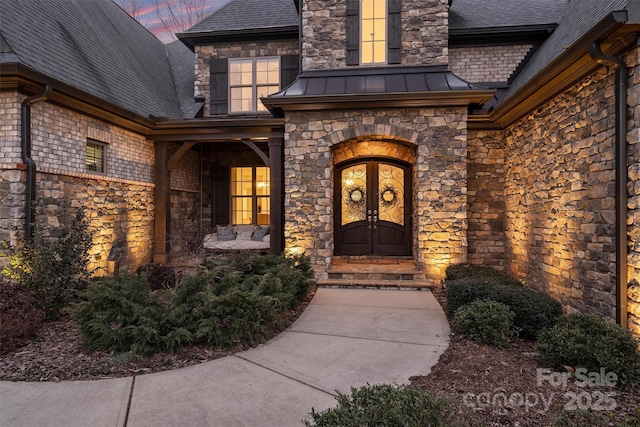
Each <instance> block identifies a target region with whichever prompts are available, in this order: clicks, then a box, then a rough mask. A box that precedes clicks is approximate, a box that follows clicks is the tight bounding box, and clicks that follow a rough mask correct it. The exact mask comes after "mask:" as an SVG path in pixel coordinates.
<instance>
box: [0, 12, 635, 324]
mask: <svg viewBox="0 0 640 427" xmlns="http://www.w3.org/2000/svg"><path fill="white" fill-rule="evenodd" d="M59 4H60V3H59V2H45V1H37V0H29V1H22V2H10V1H9V0H0V8H1V12H2V13H0V24H1V25H0V35H1V38H0V79H1V80H0V100H1V101H2V102H0V113H1V114H0V141H1V142H0V144H1V147H2V150H1V152H0V198H2V206H1V207H0V239H3V240H14V241H15V238H16V236H15V233H14V232H12V231H11V230H12V229H13V228H12V227H18V229H20V230H25V229H26V230H25V231H28V229H29V227H28V226H26V224H27V223H29V221H28V220H27V219H26V218H32V219H33V220H35V221H36V222H37V223H38V224H42V225H43V226H46V227H49V228H50V229H51V230H55V229H56V228H57V227H58V226H59V225H60V224H62V223H64V221H65V214H66V213H67V211H68V209H70V208H75V207H85V208H86V209H87V211H88V212H89V213H90V217H91V224H92V228H93V230H95V233H94V236H95V237H94V249H93V251H92V254H91V256H92V258H91V260H92V263H94V266H95V267H96V268H98V269H99V270H100V271H107V269H108V268H114V265H115V264H114V263H109V261H117V266H118V268H128V269H132V268H135V267H137V266H138V265H141V264H145V263H148V262H151V261H156V262H168V261H169V260H170V258H171V256H172V255H174V254H178V253H181V252H184V251H185V250H189V249H190V248H192V247H193V246H194V245H195V246H198V245H199V242H201V241H202V237H203V235H204V234H207V233H209V232H211V231H213V230H214V229H215V227H216V225H225V224H230V223H231V224H262V225H269V226H270V228H271V250H272V252H274V253H281V252H285V253H288V254H298V253H304V254H306V255H308V256H309V257H310V258H311V260H312V263H313V266H314V270H315V272H316V276H317V278H318V279H323V278H326V277H327V275H328V272H329V271H330V269H331V266H332V263H333V262H334V261H335V260H336V259H345V258H346V259H349V258H363V257H364V258H371V257H375V258H378V257H382V258H386V257H396V258H397V257H401V258H406V259H411V260H413V261H415V263H416V265H417V267H418V268H419V269H420V270H421V271H423V272H424V274H425V275H426V276H427V278H428V279H430V280H432V281H433V282H438V281H440V280H441V279H442V278H443V276H444V271H445V269H446V267H447V266H448V265H450V264H452V263H460V262H468V263H472V264H486V265H492V266H495V267H496V268H499V269H503V270H506V271H508V272H510V273H512V274H514V275H516V276H517V277H519V278H520V279H522V280H523V281H525V283H526V284H527V285H528V286H531V287H533V288H535V289H538V290H540V291H543V292H546V293H549V294H550V295H551V296H553V297H554V298H555V299H557V300H558V301H560V302H561V303H562V305H563V307H564V308H565V310H566V311H591V312H596V313H599V314H601V315H603V316H605V317H608V318H611V319H616V320H617V321H618V322H619V323H621V324H623V325H626V326H628V327H629V328H630V329H632V330H633V331H634V333H636V334H637V335H640V285H639V284H638V279H637V277H638V276H639V275H640V231H639V230H640V228H639V227H638V224H639V223H640V219H638V218H640V216H639V215H640V202H639V200H640V183H639V182H640V180H639V178H640V154H639V152H638V150H639V149H640V148H639V147H638V144H639V141H640V119H639V117H640V89H639V88H640V48H639V47H638V30H639V29H640V4H639V2H638V1H635V0H600V1H598V2H597V3H594V2H592V1H588V0H571V1H568V0H531V1H528V2H526V3H522V2H516V1H512V2H505V1H498V0H485V1H483V2H482V7H480V6H478V3H477V2H475V1H473V0H426V1H425V0H422V1H415V0H269V1H265V0H232V1H230V2H229V3H227V4H226V5H225V6H223V7H222V8H221V9H219V10H218V11H216V12H214V13H213V14H212V15H211V16H209V17H208V18H206V19H205V20H203V21H202V22H201V23H199V24H197V25H196V26H194V27H192V28H191V29H189V30H188V31H186V32H184V33H181V34H178V38H179V41H178V42H175V43H172V44H170V45H167V46H163V45H162V44H161V43H160V42H158V41H157V40H156V39H155V38H153V36H151V35H150V34H149V33H147V32H146V31H145V30H144V29H143V28H142V27H140V26H139V25H138V24H137V23H135V22H134V21H133V20H130V19H129V18H128V16H127V15H126V14H125V13H124V12H123V11H122V10H120V9H119V8H118V7H117V6H116V5H115V4H114V3H111V2H110V1H107V0H105V1H100V2H80V1H67V2H65V7H66V9H65V10H63V8H62V7H60V6H59ZM275 11H277V13H274V12H275ZM105 17H106V18H108V19H104V18H105ZM24 19H28V20H29V22H34V23H37V24H38V25H39V26H40V28H42V31H40V32H39V33H38V34H39V35H36V34H35V33H33V34H32V33H30V32H28V31H27V30H26V29H25V28H24V27H23V25H24V24H22V22H24ZM79 23H82V24H79ZM29 128H30V129H29ZM25 130H27V132H25ZM96 161H97V164H96ZM32 181H33V190H32V191H31V190H30V186H31V185H32V183H31V182H32ZM31 199H33V204H34V206H33V207H32V209H29V208H28V207H27V205H29V204H30V203H28V202H27V201H28V200H29V201H30V200H31Z"/></svg>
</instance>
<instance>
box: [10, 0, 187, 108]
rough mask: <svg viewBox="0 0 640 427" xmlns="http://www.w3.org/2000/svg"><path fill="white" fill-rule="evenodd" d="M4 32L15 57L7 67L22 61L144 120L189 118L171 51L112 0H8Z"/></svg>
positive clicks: (11, 57) (11, 58) (25, 64)
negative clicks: (175, 79) (174, 74)
mask: <svg viewBox="0 0 640 427" xmlns="http://www.w3.org/2000/svg"><path fill="white" fill-rule="evenodd" d="M0 33H1V34H2V37H3V38H4V40H5V42H6V45H8V46H9V47H10V50H11V51H12V52H13V53H12V54H0V61H2V62H0V66H1V64H2V63H5V64H6V63H11V62H12V63H15V62H18V63H20V64H22V65H24V66H26V67H29V68H31V69H33V70H36V71H38V72H40V73H42V74H45V75H47V76H49V77H51V78H53V79H56V80H59V81H61V82H63V83H66V84H69V85H71V86H73V87H75V88H77V89H80V90H82V91H85V92H87V93H89V94H91V95H94V96H96V97H98V98H101V99H103V100H105V101H108V102H111V103H113V104H116V105H118V106H120V107H123V108H125V109H127V110H129V111H131V112H133V113H136V114H139V115H141V116H144V117H148V116H149V115H154V116H159V117H170V118H182V111H181V108H180V103H179V102H178V96H177V94H176V90H175V87H174V82H173V78H172V73H171V67H170V64H169V60H168V58H167V50H165V46H164V45H163V44H162V42H160V41H159V40H158V39H157V38H155V36H153V34H151V33H150V32H148V31H147V30H146V29H145V28H144V27H143V26H141V25H140V24H139V23H138V22H136V21H135V20H134V19H133V18H131V17H130V16H129V15H128V14H127V13H126V12H125V11H124V10H122V9H121V8H120V7H119V6H118V5H117V4H115V3H114V2H112V1H108V0H101V1H86V0H55V1H53V0H18V1H16V0H0ZM5 47H6V46H5ZM6 50H8V49H6ZM54 89H55V87H54Z"/></svg>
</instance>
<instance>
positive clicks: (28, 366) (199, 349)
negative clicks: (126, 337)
mask: <svg viewBox="0 0 640 427" xmlns="http://www.w3.org/2000/svg"><path fill="white" fill-rule="evenodd" d="M314 295H315V288H313V289H312V290H311V292H310V293H309V295H308V296H307V298H306V299H305V300H304V301H303V302H302V303H301V304H300V305H299V306H298V307H296V308H295V309H292V310H289V311H286V312H285V313H284V314H283V318H282V321H281V322H279V326H280V328H278V330H274V331H273V333H272V335H271V336H270V337H267V339H270V338H272V337H274V336H276V335H278V334H279V333H280V332H282V331H283V330H284V329H286V328H287V327H289V326H290V325H291V324H292V323H293V322H294V321H295V320H296V319H298V317H300V315H301V314H302V312H303V311H304V310H305V308H306V307H307V305H309V303H310V302H311V299H312V298H313V296H314ZM265 341H266V340H265ZM241 350H244V348H243V347H242V346H240V345H238V346H237V347H235V348H230V349H229V348H211V347H206V346H201V345H199V346H188V347H183V348H182V349H181V350H180V351H178V352H176V353H157V354H154V355H153V356H150V357H142V356H138V355H135V354H132V353H120V354H114V353H108V352H103V351H90V350H87V349H86V348H84V347H83V346H82V342H81V339H80V335H79V333H78V328H77V327H76V325H75V323H74V322H73V319H71V317H70V316H65V317H63V318H61V319H59V320H56V321H53V322H48V323H46V324H45V325H44V326H43V328H42V329H41V330H40V332H39V333H38V335H37V336H36V337H35V338H34V339H33V340H32V341H31V342H30V343H28V344H27V345H25V346H23V347H21V348H19V349H17V350H15V351H12V352H10V353H8V354H4V355H1V356H0V381H69V380H99V379H105V378H118V377H127V376H132V375H141V374H147V373H151V372H160V371H168V370H171V369H178V368H183V367H186V366H191V365H196V364H198V363H204V362H208V361H209V360H213V359H217V358H219V357H224V356H228V355H230V354H233V353H235V352H238V351H241Z"/></svg>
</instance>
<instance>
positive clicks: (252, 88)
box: [229, 57, 280, 113]
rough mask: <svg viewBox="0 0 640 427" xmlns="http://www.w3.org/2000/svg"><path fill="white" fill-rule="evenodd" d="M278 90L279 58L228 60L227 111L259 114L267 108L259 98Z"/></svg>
mask: <svg viewBox="0 0 640 427" xmlns="http://www.w3.org/2000/svg"><path fill="white" fill-rule="evenodd" d="M279 89H280V58H278V57H274V58H242V59H230V60H229V110H230V112H231V113H244V112H259V111H266V110H267V108H266V107H265V106H264V105H263V104H262V102H260V98H261V97H263V96H267V95H270V94H272V93H275V92H277V91H278V90H279Z"/></svg>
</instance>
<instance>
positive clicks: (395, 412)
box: [305, 384, 481, 427]
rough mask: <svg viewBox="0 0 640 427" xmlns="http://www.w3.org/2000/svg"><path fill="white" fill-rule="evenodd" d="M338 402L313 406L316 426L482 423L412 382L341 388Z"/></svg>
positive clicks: (420, 426)
mask: <svg viewBox="0 0 640 427" xmlns="http://www.w3.org/2000/svg"><path fill="white" fill-rule="evenodd" d="M336 400H337V401H338V406H337V407H335V408H330V409H327V410H325V411H323V412H316V411H315V410H313V409H312V411H311V421H309V420H305V425H306V426H315V427H362V426H376V427H397V426H404V427H426V426H431V427H439V426H442V427H445V426H446V427H449V426H472V425H473V426H477V425H481V424H479V423H478V420H474V418H473V416H472V415H470V414H466V413H465V414H463V413H460V412H459V411H458V410H457V409H456V408H455V407H454V406H452V405H451V404H450V403H448V402H447V401H446V400H444V399H442V398H439V397H433V396H430V395H428V394H426V393H425V392H423V391H422V390H420V389H418V388H416V387H412V386H406V385H403V386H394V385H386V384H379V385H366V386H363V387H360V388H352V389H351V394H350V395H345V394H342V393H340V392H338V396H337V397H336Z"/></svg>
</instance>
